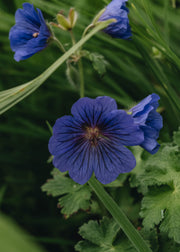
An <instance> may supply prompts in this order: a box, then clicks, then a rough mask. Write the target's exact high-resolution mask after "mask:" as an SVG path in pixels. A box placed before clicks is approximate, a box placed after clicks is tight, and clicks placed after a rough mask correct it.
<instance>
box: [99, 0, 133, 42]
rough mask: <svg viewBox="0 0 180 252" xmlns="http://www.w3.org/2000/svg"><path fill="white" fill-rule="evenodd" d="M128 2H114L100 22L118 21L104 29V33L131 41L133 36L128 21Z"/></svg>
mask: <svg viewBox="0 0 180 252" xmlns="http://www.w3.org/2000/svg"><path fill="white" fill-rule="evenodd" d="M126 2H127V0H112V1H111V2H110V4H108V5H107V6H106V9H105V11H104V13H103V14H102V15H101V17H100V18H99V21H105V20H108V19H115V20H116V22H113V23H111V24H110V25H108V27H106V28H105V29H104V32H106V33H107V34H109V35H110V36H111V37H113V38H121V39H129V38H130V37H131V35H132V34H131V27H130V25H129V19H128V13H129V10H128V8H127V7H126V6H125V5H126Z"/></svg>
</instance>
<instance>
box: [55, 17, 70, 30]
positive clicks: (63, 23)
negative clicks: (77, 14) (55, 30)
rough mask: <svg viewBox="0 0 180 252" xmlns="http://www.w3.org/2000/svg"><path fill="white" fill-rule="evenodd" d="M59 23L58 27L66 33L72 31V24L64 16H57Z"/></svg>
mask: <svg viewBox="0 0 180 252" xmlns="http://www.w3.org/2000/svg"><path fill="white" fill-rule="evenodd" d="M56 19H57V22H58V24H59V25H58V27H59V28H61V29H62V30H64V31H67V30H70V29H71V24H70V22H69V20H68V19H67V18H66V17H65V16H63V15H62V14H60V13H58V14H57V16H56Z"/></svg>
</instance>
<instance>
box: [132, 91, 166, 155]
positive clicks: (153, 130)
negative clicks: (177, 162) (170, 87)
mask: <svg viewBox="0 0 180 252" xmlns="http://www.w3.org/2000/svg"><path fill="white" fill-rule="evenodd" d="M159 99H160V97H159V96H158V95H157V94H151V95H148V96H147V97H146V98H145V99H143V100H142V101H141V102H140V103H138V104H137V105H136V106H135V107H133V108H132V109H130V112H132V116H133V118H134V122H135V124H137V125H139V126H140V128H141V129H142V130H143V132H144V142H142V143H141V144H140V146H141V147H143V148H144V149H145V150H147V151H148V152H149V153H151V154H155V153H156V152H157V151H158V150H159V146H160V145H159V144H158V142H157V141H156V139H157V138H158V137H159V131H160V129H161V128H162V127H163V121H162V116H161V115H160V114H159V113H158V112H156V109H157V107H158V106H159V104H158V100H159Z"/></svg>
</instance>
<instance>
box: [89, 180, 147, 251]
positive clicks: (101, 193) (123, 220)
mask: <svg viewBox="0 0 180 252" xmlns="http://www.w3.org/2000/svg"><path fill="white" fill-rule="evenodd" d="M88 183H89V185H90V186H91V187H92V189H93V190H94V191H95V193H96V194H97V196H98V197H99V199H100V200H101V201H102V203H103V204H104V206H105V207H106V209H107V210H108V211H109V212H110V213H111V215H112V217H113V218H114V219H115V220H116V222H117V223H118V224H119V226H120V227H121V228H122V230H123V231H124V233H125V234H126V235H127V237H128V238H129V240H130V241H131V242H132V244H133V245H134V247H135V248H136V249H137V251H139V252H152V250H151V249H150V248H149V247H148V245H147V244H146V242H145V241H144V239H143V238H142V237H141V235H140V234H139V233H138V231H137V230H136V229H135V228H134V226H133V225H132V224H131V222H130V221H129V220H128V218H127V217H126V215H125V214H124V213H123V212H122V210H121V209H120V208H119V206H118V205H117V203H116V202H115V201H114V200H113V199H112V198H111V196H110V195H109V194H108V193H107V192H106V191H105V189H104V188H103V186H102V185H101V184H100V183H99V182H98V181H97V180H96V179H95V178H94V177H92V178H91V179H90V180H89V182H88Z"/></svg>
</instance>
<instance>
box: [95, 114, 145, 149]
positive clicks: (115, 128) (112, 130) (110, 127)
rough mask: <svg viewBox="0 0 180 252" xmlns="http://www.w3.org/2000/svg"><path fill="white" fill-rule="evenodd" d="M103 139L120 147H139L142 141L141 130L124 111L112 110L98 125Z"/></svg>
mask: <svg viewBox="0 0 180 252" xmlns="http://www.w3.org/2000/svg"><path fill="white" fill-rule="evenodd" d="M98 126H99V128H100V129H101V131H102V134H103V136H104V137H107V138H109V139H111V140H112V141H114V142H118V143H120V144H122V145H126V146H132V145H139V144H141V143H142V142H143V141H144V134H143V132H142V130H141V129H140V128H139V126H137V125H136V124H135V123H134V120H133V118H132V116H131V115H128V114H127V113H126V112H125V111H124V110H114V111H112V112H111V113H109V114H107V116H106V117H102V118H101V121H100V122H99V124H98Z"/></svg>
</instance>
